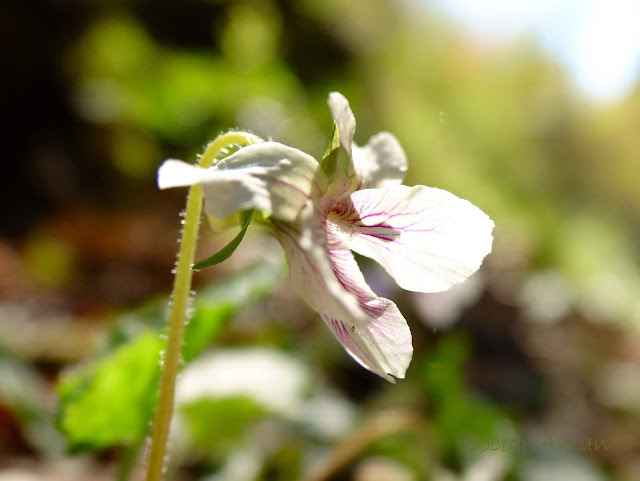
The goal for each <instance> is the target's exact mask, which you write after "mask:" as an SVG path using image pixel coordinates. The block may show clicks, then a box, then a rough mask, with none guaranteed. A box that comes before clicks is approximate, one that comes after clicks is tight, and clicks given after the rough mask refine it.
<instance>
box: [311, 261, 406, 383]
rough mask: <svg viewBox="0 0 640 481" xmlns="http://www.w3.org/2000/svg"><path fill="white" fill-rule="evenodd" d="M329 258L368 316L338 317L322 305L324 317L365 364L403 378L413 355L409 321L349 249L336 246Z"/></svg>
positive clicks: (384, 374) (391, 377) (387, 376)
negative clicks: (366, 274) (371, 284)
mask: <svg viewBox="0 0 640 481" xmlns="http://www.w3.org/2000/svg"><path fill="white" fill-rule="evenodd" d="M329 258H330V260H331V265H332V267H333V271H334V273H335V275H336V277H337V278H338V280H339V281H340V283H341V284H342V285H343V286H344V287H345V290H346V291H347V292H350V293H352V294H354V295H355V296H356V298H357V299H358V303H359V305H360V309H362V311H364V313H365V314H366V317H367V318H366V319H365V321H364V322H362V321H360V320H359V319H353V318H336V317H332V316H330V315H328V314H326V313H324V312H323V311H322V310H321V309H320V310H319V312H320V313H321V314H322V318H323V319H324V321H325V322H326V323H327V325H328V326H329V328H330V329H331V331H332V332H333V333H334V335H335V336H336V338H337V339H338V341H340V343H341V344H342V345H343V347H344V348H345V349H346V351H347V352H348V353H349V354H350V355H351V357H353V358H354V359H355V360H356V361H357V362H358V363H359V364H360V365H361V366H362V367H364V368H366V369H368V370H369V371H372V372H374V373H376V374H378V375H379V376H382V377H383V378H385V379H386V380H388V381H390V382H395V378H397V379H403V378H404V374H405V372H406V370H407V367H409V363H410V362H411V357H412V355H413V346H412V344H411V331H410V330H409V326H408V325H407V321H406V320H405V319H404V317H403V316H402V314H401V313H400V310H399V309H398V307H397V306H396V305H395V304H394V303H393V302H391V301H390V300H389V299H385V298H383V297H378V296H376V295H375V293H374V292H373V291H372V290H371V288H370V287H369V286H368V285H367V283H366V281H365V280H364V278H363V277H362V273H361V272H360V269H359V267H358V264H357V263H356V261H355V259H354V258H353V254H351V252H350V251H349V250H348V249H332V250H330V251H329Z"/></svg>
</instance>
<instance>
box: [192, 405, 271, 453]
mask: <svg viewBox="0 0 640 481" xmlns="http://www.w3.org/2000/svg"><path fill="white" fill-rule="evenodd" d="M181 412H182V414H183V416H184V419H185V420H186V422H187V426H188V429H189V431H190V434H191V436H192V438H193V441H194V442H195V443H196V444H199V445H201V446H203V447H205V448H206V449H208V450H211V449H214V448H215V445H217V444H220V443H225V444H226V443H231V442H234V441H236V440H238V438H240V437H241V436H242V435H243V434H244V433H245V431H246V429H247V428H248V427H249V425H251V424H252V423H254V422H255V421H256V420H258V419H259V418H260V417H262V416H263V415H264V414H265V409H264V408H263V407H262V406H261V405H260V404H258V403H257V402H256V401H255V400H253V399H252V398H250V397H246V396H234V397H225V398H221V399H211V398H207V399H201V400H198V401H195V402H192V403H189V404H185V405H183V406H182V407H181Z"/></svg>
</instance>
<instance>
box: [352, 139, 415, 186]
mask: <svg viewBox="0 0 640 481" xmlns="http://www.w3.org/2000/svg"><path fill="white" fill-rule="evenodd" d="M352 151H353V164H354V168H355V171H356V173H357V174H358V177H359V178H360V181H361V188H362V189H369V188H384V187H391V186H393V185H398V184H401V183H402V181H403V179H404V175H405V173H406V172H407V156H406V155H405V153H404V150H403V149H402V147H401V146H400V142H398V139H396V138H395V136H394V135H393V134H390V133H389V132H380V133H379V134H376V135H374V136H373V137H371V138H370V139H369V142H367V145H365V146H364V147H358V146H357V145H356V144H355V143H354V144H353V146H352Z"/></svg>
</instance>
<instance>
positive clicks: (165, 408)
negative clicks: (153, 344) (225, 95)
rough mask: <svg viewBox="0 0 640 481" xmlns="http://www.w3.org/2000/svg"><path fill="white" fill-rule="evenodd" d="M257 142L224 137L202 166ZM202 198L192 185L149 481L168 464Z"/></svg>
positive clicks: (247, 136)
mask: <svg viewBox="0 0 640 481" xmlns="http://www.w3.org/2000/svg"><path fill="white" fill-rule="evenodd" d="M257 141H259V140H258V138H257V137H255V136H253V135H251V134H247V133H245V132H228V133H226V134H222V135H220V136H218V137H217V138H216V139H215V140H214V141H213V142H211V143H210V144H209V145H208V146H207V148H206V149H205V151H204V152H203V154H202V156H201V157H200V162H199V165H200V167H204V168H208V167H211V165H212V164H213V161H214V160H215V158H216V157H217V156H218V154H219V153H220V152H221V151H222V150H223V149H224V148H226V147H230V146H232V145H235V144H239V145H248V144H252V143H255V142H257ZM202 197H203V195H202V186H201V185H194V186H192V187H191V189H190V190H189V195H188V196H187V207H186V209H185V214H184V222H183V224H184V225H183V229H182V237H181V239H180V251H179V253H178V261H177V263H176V271H175V272H176V274H175V279H174V283H173V292H172V294H171V307H170V311H169V329H168V333H167V348H166V351H165V356H164V360H163V364H162V377H161V378H160V391H159V393H158V404H157V407H156V414H155V418H154V421H153V432H152V434H151V447H150V450H149V460H148V464H147V476H146V481H160V480H161V479H162V473H163V470H164V465H165V457H166V451H167V439H168V438H169V427H170V425H171V417H172V416H173V408H174V394H175V387H176V378H177V376H178V371H179V370H180V362H181V361H180V360H181V356H182V342H183V338H184V326H185V322H186V320H187V306H188V303H189V297H190V295H191V278H192V274H193V270H192V266H193V260H194V255H195V250H196V241H197V239H198V228H199V226H200V214H201V210H202Z"/></svg>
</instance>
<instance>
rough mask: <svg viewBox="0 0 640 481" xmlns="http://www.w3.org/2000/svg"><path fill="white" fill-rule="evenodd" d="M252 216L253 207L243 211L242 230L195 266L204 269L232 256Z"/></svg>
mask: <svg viewBox="0 0 640 481" xmlns="http://www.w3.org/2000/svg"><path fill="white" fill-rule="evenodd" d="M252 216H253V209H251V210H245V211H242V212H241V213H240V232H238V235H237V236H235V237H234V238H233V240H232V241H231V242H229V243H228V244H227V245H226V246H224V247H223V248H222V249H220V250H219V251H218V252H216V253H215V254H213V255H212V256H211V257H208V258H207V259H205V260H203V261H200V262H198V263H196V264H195V265H194V266H193V268H194V269H204V268H205V267H211V266H215V265H216V264H220V263H221V262H224V261H226V260H227V259H228V258H229V257H231V256H232V255H233V253H234V252H235V251H236V249H237V248H238V246H239V245H240V243H241V242H242V239H243V238H244V235H245V233H246V232H247V228H248V227H249V224H250V223H251V217H252Z"/></svg>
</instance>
